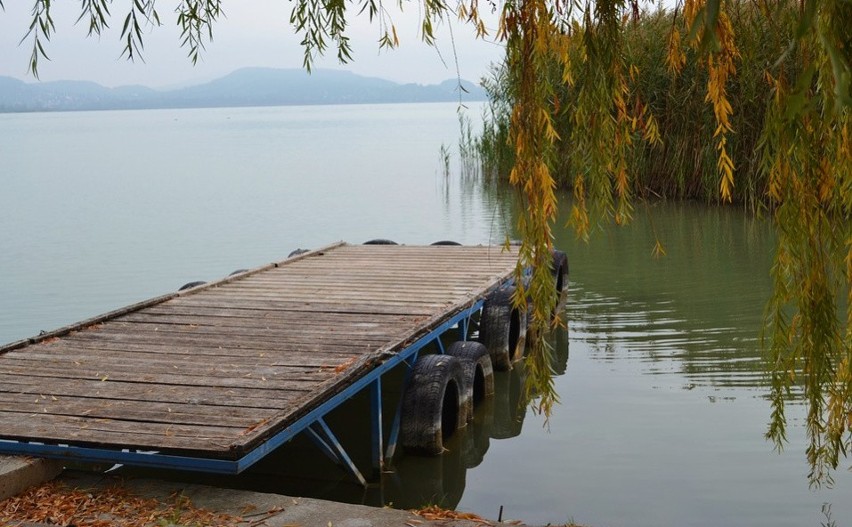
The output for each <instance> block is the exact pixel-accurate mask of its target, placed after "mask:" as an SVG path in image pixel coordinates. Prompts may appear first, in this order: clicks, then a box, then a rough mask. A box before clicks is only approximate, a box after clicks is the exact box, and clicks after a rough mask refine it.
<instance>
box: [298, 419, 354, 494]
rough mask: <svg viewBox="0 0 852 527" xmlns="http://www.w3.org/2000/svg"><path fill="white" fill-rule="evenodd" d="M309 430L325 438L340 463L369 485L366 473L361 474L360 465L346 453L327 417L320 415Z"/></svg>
mask: <svg viewBox="0 0 852 527" xmlns="http://www.w3.org/2000/svg"><path fill="white" fill-rule="evenodd" d="M308 430H312V431H314V432H315V433H317V434H319V435H321V436H322V438H323V439H324V440H325V443H326V444H327V445H328V446H329V447H330V448H331V449H332V450H333V451H334V453H335V454H337V458H338V459H339V460H340V465H341V466H342V467H343V468H344V469H346V471H347V472H349V474H351V475H352V477H354V478H355V479H357V480H358V482H359V483H360V484H361V485H363V486H365V487H366V486H367V480H366V478H364V475H363V474H361V471H360V470H358V467H356V466H355V463H353V462H352V458H350V457H349V454H347V453H346V449H345V448H343V445H341V444H340V441H338V440H337V437H336V436H335V435H334V432H332V431H331V428H329V427H328V425H327V424H326V423H325V419H323V418H322V417H320V418H319V419H317V420H316V422H315V423H313V424H312V425H311V427H310V428H308Z"/></svg>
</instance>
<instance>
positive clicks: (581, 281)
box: [558, 204, 774, 388]
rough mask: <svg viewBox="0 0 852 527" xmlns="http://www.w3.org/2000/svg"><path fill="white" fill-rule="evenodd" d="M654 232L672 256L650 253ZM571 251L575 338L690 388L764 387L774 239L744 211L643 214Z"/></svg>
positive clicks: (599, 353)
mask: <svg viewBox="0 0 852 527" xmlns="http://www.w3.org/2000/svg"><path fill="white" fill-rule="evenodd" d="M655 236H656V237H658V238H659V239H660V240H661V241H662V242H663V243H664V244H665V246H666V249H667V252H668V254H667V255H666V256H665V257H662V258H659V259H654V258H652V257H651V256H650V254H651V252H650V251H651V247H653V244H654V240H655ZM558 242H561V243H563V244H564V245H565V246H569V247H570V248H571V254H572V255H573V263H574V267H573V268H572V270H573V271H574V273H573V275H572V284H571V285H572V300H573V301H572V302H571V303H570V306H569V310H568V315H567V316H568V320H569V321H570V324H571V332H572V335H571V338H572V339H573V340H575V341H583V342H586V343H588V344H589V345H590V347H591V350H592V354H593V355H592V356H593V357H595V358H596V359H599V360H604V361H606V360H634V361H640V362H643V363H646V364H645V365H644V367H643V370H644V372H646V373H650V374H671V373H675V374H682V375H683V376H685V378H686V379H687V381H688V384H689V385H712V386H720V387H721V386H730V387H734V386H738V387H751V388H761V387H764V386H765V382H766V381H765V378H764V375H763V364H762V357H761V353H760V342H759V341H758V338H759V334H760V330H761V315H762V312H763V306H764V304H765V303H766V301H767V299H768V298H769V294H770V285H771V284H770V281H769V272H768V270H769V266H770V262H771V256H772V250H773V243H774V237H773V235H772V231H771V229H770V227H769V226H768V224H767V222H764V221H762V220H758V219H754V218H749V217H747V216H746V215H744V214H743V213H742V212H741V211H739V210H732V209H708V208H705V207H702V206H698V205H694V204H678V205H662V204H661V205H656V206H651V207H649V210H647V211H645V210H640V211H639V213H638V214H637V219H636V221H635V223H634V224H633V225H631V226H629V227H627V228H623V229H619V228H613V229H607V230H606V231H605V232H602V233H599V236H597V239H594V240H593V241H592V243H590V244H588V245H585V244H578V243H576V242H575V241H574V240H572V238H571V236H570V233H567V232H565V231H562V232H560V236H559V240H558Z"/></svg>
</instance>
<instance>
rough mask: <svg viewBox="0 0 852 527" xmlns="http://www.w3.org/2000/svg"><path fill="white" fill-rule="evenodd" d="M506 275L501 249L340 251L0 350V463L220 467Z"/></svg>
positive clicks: (341, 247) (506, 256) (508, 258)
mask: <svg viewBox="0 0 852 527" xmlns="http://www.w3.org/2000/svg"><path fill="white" fill-rule="evenodd" d="M516 263H517V254H516V253H514V252H506V251H503V250H502V248H501V247H460V246H396V245H347V244H344V243H342V242H341V243H339V244H335V245H332V246H328V247H325V248H323V249H320V250H316V251H312V252H309V253H306V254H302V255H299V256H296V257H293V258H291V259H288V260H284V261H282V262H278V263H275V264H270V265H268V266H265V267H261V268H258V269H253V270H250V271H247V272H244V273H241V274H238V275H235V276H232V277H228V278H226V279H223V280H220V281H218V282H213V283H210V284H206V285H204V286H200V287H197V288H194V289H190V290H187V291H183V292H180V293H175V294H171V295H166V296H165V297H160V298H157V299H152V300H150V301H148V302H143V303H141V304H138V305H135V306H130V307H128V308H125V309H122V310H118V311H116V312H113V313H110V314H107V315H104V316H102V317H97V318H95V319H92V320H89V321H85V322H83V323H80V324H78V325H75V326H71V327H68V328H63V329H60V330H57V331H54V332H51V333H49V334H46V335H42V336H40V337H35V338H33V339H28V340H25V341H19V342H17V343H12V344H10V345H7V346H5V347H3V348H0V440H2V441H0V453H2V452H5V453H29V452H32V453H35V454H36V455H51V453H52V455H53V456H54V457H56V456H61V455H62V453H63V449H64V448H66V447H68V446H70V447H75V448H81V449H84V450H86V452H89V453H90V454H91V453H96V454H97V455H95V456H94V457H95V458H102V459H104V460H113V461H114V462H122V461H126V458H125V457H122V456H120V455H119V456H113V457H110V452H112V451H115V452H121V451H122V450H125V451H134V450H148V451H157V452H158V453H160V454H165V455H167V456H179V457H188V458H204V459H211V460H225V461H234V460H238V459H240V458H244V457H245V456H247V455H248V454H249V453H251V452H254V451H257V450H259V449H260V450H263V449H264V447H265V448H266V449H267V450H268V449H270V448H274V447H275V446H276V445H277V444H278V443H280V442H282V441H283V440H284V439H282V440H281V441H278V443H274V442H273V443H274V444H269V445H266V443H267V442H269V440H270V438H273V437H275V436H276V434H278V437H281V435H280V434H281V432H282V431H285V430H286V429H288V427H294V426H296V427H298V426H302V428H304V425H300V424H299V423H300V420H302V419H303V418H306V416H309V414H311V412H314V413H316V412H317V409H318V408H320V407H321V405H323V404H324V403H326V402H327V401H329V400H330V399H332V398H333V397H334V396H335V395H338V394H341V393H342V392H343V390H344V389H346V388H347V387H350V386H352V385H353V384H355V383H357V382H358V381H359V380H360V379H363V378H364V377H365V376H366V375H368V374H370V372H371V371H373V370H375V369H376V368H377V367H378V366H380V365H382V364H384V363H385V362H387V361H388V360H389V358H391V357H394V355H396V354H398V353H399V352H400V351H401V350H404V349H406V348H407V347H408V346H410V345H411V344H413V343H414V342H416V341H418V339H422V338H423V337H424V336H426V335H427V334H429V333H430V332H433V333H434V332H435V331H436V330H437V329H439V326H441V325H442V324H443V325H445V326H446V325H447V324H450V323H456V322H458V320H457V319H458V315H459V314H460V313H462V314H463V312H464V310H465V309H470V308H471V307H472V306H474V305H475V304H476V303H477V302H480V303H481V301H482V298H483V297H484V295H485V294H486V293H487V292H488V291H489V290H492V289H493V288H495V287H497V286H498V285H499V284H500V283H501V282H503V281H505V280H506V279H507V278H508V277H510V276H511V273H512V271H513V270H514V268H515V265H516ZM453 316H456V319H453ZM297 425H298V426H297ZM42 445H46V446H42ZM83 457H87V456H83ZM88 458H89V459H92V458H93V456H91V455H90V456H88ZM239 470H241V468H237V469H236V471H239Z"/></svg>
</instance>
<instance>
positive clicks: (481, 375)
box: [446, 341, 494, 421]
mask: <svg viewBox="0 0 852 527" xmlns="http://www.w3.org/2000/svg"><path fill="white" fill-rule="evenodd" d="M446 354H447V355H450V356H452V357H458V359H459V360H461V363H462V369H463V370H464V381H465V384H464V391H463V392H462V397H461V401H462V402H461V404H462V405H463V406H464V407H465V408H466V410H465V413H466V414H467V420H468V421H471V420H472V419H473V409H474V408H476V407H478V406H479V405H480V404H482V402H483V401H485V399H486V398H487V397H491V396H493V395H494V367H493V366H492V365H491V355H490V354H489V353H488V348H486V347H485V346H484V345H483V344H482V343H481V342H472V341H459V342H453V343H452V344H450V346H449V347H448V348H447V351H446Z"/></svg>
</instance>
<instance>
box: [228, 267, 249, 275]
mask: <svg viewBox="0 0 852 527" xmlns="http://www.w3.org/2000/svg"><path fill="white" fill-rule="evenodd" d="M246 271H248V269H237V270H236V271H234V272H232V273H231V274H229V275H228V276H234V275H236V274H241V273H244V272H246Z"/></svg>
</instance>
